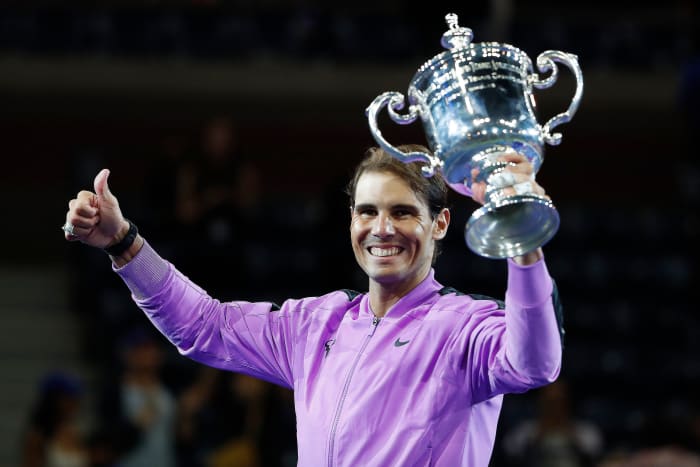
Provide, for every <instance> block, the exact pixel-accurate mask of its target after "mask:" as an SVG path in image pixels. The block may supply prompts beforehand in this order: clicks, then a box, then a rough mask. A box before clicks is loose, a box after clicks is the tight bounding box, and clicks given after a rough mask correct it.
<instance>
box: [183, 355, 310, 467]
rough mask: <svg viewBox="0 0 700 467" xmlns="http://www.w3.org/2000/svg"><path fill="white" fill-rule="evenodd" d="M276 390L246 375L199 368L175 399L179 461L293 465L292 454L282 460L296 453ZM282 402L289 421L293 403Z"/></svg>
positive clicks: (195, 466)
mask: <svg viewBox="0 0 700 467" xmlns="http://www.w3.org/2000/svg"><path fill="white" fill-rule="evenodd" d="M275 390H276V388H274V387H273V386H272V385H271V384H269V383H266V382H264V381H261V380H259V379H255V378H252V377H250V376H246V375H240V374H233V373H225V372H222V371H219V370H215V369H212V368H203V369H202V370H201V373H200V375H199V377H198V378H197V380H196V381H195V382H194V383H193V384H192V386H191V387H190V388H188V389H187V390H185V391H184V392H183V394H182V396H181V397H180V399H179V409H180V411H179V417H178V436H179V440H180V450H179V455H178V460H179V465H181V466H183V467H199V466H202V467H204V466H206V467H263V466H265V467H278V466H279V467H285V466H287V465H296V459H295V458H294V459H293V463H291V464H290V463H285V459H288V458H290V457H294V455H295V453H296V442H295V441H296V439H295V426H294V423H292V424H291V425H285V423H284V422H285V417H284V415H285V410H284V408H283V407H281V406H280V404H279V401H275V398H276V396H277V393H276V392H275ZM287 402H288V403H289V405H288V406H287V407H288V409H287V413H291V414H292V421H293V420H294V417H293V413H294V412H293V410H294V409H293V405H292V402H291V401H287ZM290 441H291V442H290ZM285 448H286V449H285ZM290 454H291V456H290Z"/></svg>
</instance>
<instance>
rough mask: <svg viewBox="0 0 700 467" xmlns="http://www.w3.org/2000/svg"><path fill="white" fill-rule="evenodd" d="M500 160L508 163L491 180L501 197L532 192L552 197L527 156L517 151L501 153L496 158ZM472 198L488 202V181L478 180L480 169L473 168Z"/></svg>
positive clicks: (480, 202) (478, 201)
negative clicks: (535, 174) (540, 183)
mask: <svg viewBox="0 0 700 467" xmlns="http://www.w3.org/2000/svg"><path fill="white" fill-rule="evenodd" d="M496 161H498V162H506V163H508V165H507V166H506V167H505V168H504V169H503V171H502V172H501V173H500V174H497V175H492V176H491V178H490V180H489V182H490V185H491V188H492V189H493V188H498V189H499V191H500V192H501V193H499V197H501V198H503V197H506V196H513V195H516V194H523V193H532V194H535V195H539V196H543V197H545V198H547V199H550V198H549V196H547V194H546V193H545V191H544V188H542V187H541V186H540V185H539V184H538V183H537V182H536V181H535V177H534V172H533V167H532V164H531V163H530V161H529V160H528V159H527V157H525V156H523V155H522V154H518V153H516V152H508V153H504V154H501V155H500V156H498V157H497V158H496ZM471 175H472V183H471V190H472V199H474V201H476V202H477V203H479V204H484V203H485V202H486V182H485V181H477V177H478V175H479V169H472V172H471Z"/></svg>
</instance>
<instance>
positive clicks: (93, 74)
mask: <svg viewBox="0 0 700 467" xmlns="http://www.w3.org/2000/svg"><path fill="white" fill-rule="evenodd" d="M326 3H327V2H321V1H307V2H283V1H272V0H270V1H264V2H252V1H250V2H245V1H241V2H217V1H216V0H209V1H206V0H201V1H191V2H185V1H181V2H175V1H174V2H157V1H153V2H90V3H89V4H88V3H87V2H83V3H82V4H81V2H74V3H72V6H65V5H63V4H61V3H60V2H52V1H45V2H4V3H3V4H2V5H0V129H1V130H0V131H1V132H0V135H1V137H2V139H1V140H0V144H2V146H1V148H2V153H1V154H2V155H1V157H2V162H3V164H2V170H0V190H1V191H0V195H2V199H3V201H4V202H3V210H2V211H3V215H2V218H3V222H2V228H1V229H0V239H2V244H3V245H4V247H3V248H2V249H1V250H0V260H1V261H2V264H3V270H5V271H12V270H13V269H15V268H22V269H26V268H27V267H29V268H37V269H42V268H47V267H48V268H51V269H52V270H56V269H58V270H59V271H61V273H62V274H64V275H65V277H66V278H67V279H66V281H67V287H68V291H69V297H70V300H71V301H70V308H71V310H72V311H71V314H70V316H73V317H74V319H76V320H78V321H79V322H80V323H81V326H80V330H81V331H80V335H79V339H80V341H81V348H83V349H84V354H83V356H84V359H85V360H86V361H87V362H88V367H89V368H93V369H95V368H96V370H95V371H94V374H93V375H94V376H93V379H95V380H98V381H99V380H100V378H102V377H103V376H102V375H103V373H106V372H108V370H109V369H108V368H104V366H105V365H104V362H105V360H101V359H102V358H105V359H107V358H108V357H109V355H110V354H111V352H113V347H111V343H112V342H113V341H114V342H116V341H117V339H118V337H119V333H120V332H121V331H123V330H124V329H125V328H126V327H127V326H130V325H132V324H134V323H140V321H139V320H141V319H142V318H141V317H140V315H139V314H138V310H136V309H135V308H134V307H133V306H132V305H131V304H130V302H129V300H128V298H129V297H128V293H127V292H126V290H125V289H124V288H123V285H122V284H120V283H119V282H118V281H117V280H116V279H115V278H114V276H113V275H112V274H111V271H110V270H109V264H108V262H107V260H106V259H105V258H103V256H102V255H101V254H100V253H99V252H92V251H87V250H86V249H81V247H80V246H79V245H76V244H68V243H66V242H64V241H63V239H62V235H61V232H60V230H59V229H58V227H59V226H60V225H61V223H62V222H63V220H64V213H65V210H66V203H67V201H68V199H70V198H71V197H73V196H75V193H76V192H77V191H78V190H80V189H92V188H91V187H92V178H93V177H94V175H95V174H96V173H97V171H98V170H99V169H100V168H102V167H109V168H110V169H111V171H112V175H111V178H110V186H111V188H112V190H113V192H114V193H115V194H116V195H117V196H118V197H119V199H120V202H121V204H122V208H123V210H124V212H125V213H126V214H127V216H129V217H131V218H132V219H133V220H134V221H135V222H136V223H137V224H138V225H139V226H141V230H142V233H143V234H144V236H145V237H147V238H148V239H149V241H151V243H153V244H154V245H156V246H157V247H159V248H160V250H159V251H161V252H162V253H163V254H164V255H166V256H168V258H170V259H173V261H174V262H175V263H176V264H179V263H178V262H177V259H178V258H183V261H187V257H188V255H189V256H190V257H191V256H193V255H194V256H197V253H195V252H196V251H199V250H197V248H204V247H205V246H213V247H215V246H216V245H214V244H212V245H205V246H202V243H206V242H207V241H208V240H206V236H205V235H200V234H202V232H201V231H200V232H198V231H196V230H194V231H183V230H178V227H177V226H174V225H172V224H169V223H168V222H165V221H163V222H161V220H163V219H165V218H167V216H168V214H167V212H168V211H169V210H170V209H171V208H172V204H173V203H174V200H173V199H172V197H169V194H170V193H172V191H171V190H173V189H174V188H173V185H174V183H175V180H176V178H175V173H176V169H177V164H178V161H179V159H177V158H173V159H167V158H166V156H165V154H166V153H167V150H168V149H173V148H174V149H173V150H174V151H175V153H178V151H179V153H182V154H186V153H188V151H190V150H191V149H192V148H196V147H197V145H198V144H199V140H200V133H201V130H202V128H203V127H204V126H205V125H206V124H207V122H209V121H211V119H213V118H217V117H222V116H223V117H227V118H228V119H230V121H232V122H234V127H235V129H236V135H237V143H238V146H237V157H239V158H240V159H241V160H243V161H245V162H246V163H247V164H248V166H250V167H252V168H253V169H254V170H255V173H256V174H258V176H259V179H260V180H261V182H260V184H259V187H258V190H259V191H258V197H257V202H256V203H254V205H255V215H253V216H252V217H250V218H245V219H246V221H245V223H242V224H237V225H236V226H235V227H236V229H237V232H242V233H241V234H240V235H238V236H236V237H235V238H237V239H238V240H237V241H238V242H240V243H237V246H236V247H234V248H225V249H222V250H221V251H222V253H221V255H219V256H218V257H217V258H216V259H217V260H218V261H214V260H210V261H209V263H208V264H209V265H210V266H209V268H208V269H207V271H206V272H204V271H203V270H201V269H197V268H195V267H194V266H193V268H192V269H191V270H190V271H187V270H186V271H185V272H186V273H189V274H190V275H191V276H192V277H193V278H194V279H196V280H197V281H198V282H199V283H201V285H202V286H204V287H205V288H207V289H208V290H210V291H211V292H212V293H214V294H217V295H218V296H219V297H220V298H233V297H234V296H235V297H236V298H245V299H260V298H265V299H271V300H276V301H280V300H283V299H284V298H287V297H302V296H308V295H317V294H320V293H323V292H326V291H329V290H332V289H335V288H355V289H359V290H364V288H365V287H366V284H365V282H364V280H363V279H362V275H361V274H360V272H359V271H358V270H357V268H356V267H355V265H354V260H353V258H352V252H351V249H350V246H349V241H348V230H347V229H348V212H347V205H346V200H345V198H344V195H343V188H344V184H345V182H346V181H347V178H348V176H349V173H350V170H351V168H352V167H353V166H354V164H355V163H356V162H357V161H358V160H359V159H360V157H361V155H362V153H363V152H364V150H365V149H366V148H367V147H368V146H370V145H372V144H373V143H374V141H373V139H372V137H371V135H370V133H369V129H368V125H367V122H366V118H365V116H364V109H365V107H366V106H367V105H368V104H369V103H370V102H371V101H372V100H373V99H374V97H375V96H376V95H378V94H379V93H381V92H384V91H389V90H395V91H399V92H405V91H406V88H407V86H408V83H409V82H410V79H411V77H412V76H413V73H414V72H415V70H416V69H417V68H418V67H419V66H420V65H421V64H422V63H423V62H424V61H426V60H428V59H429V58H431V57H432V56H434V55H436V54H437V53H439V52H440V51H441V50H442V49H441V47H440V44H439V39H440V36H441V34H442V33H443V32H444V30H445V23H444V21H443V18H444V15H445V13H447V12H450V11H454V12H456V13H458V14H459V16H460V23H461V24H462V25H464V26H468V27H470V28H472V29H473V31H474V36H475V38H474V40H475V41H491V40H493V41H499V42H508V43H511V44H514V45H516V46H517V47H519V48H521V49H522V50H523V51H525V52H526V53H527V54H528V55H529V56H530V57H531V58H533V59H534V58H535V57H536V56H537V54H539V53H540V52H542V51H544V50H547V49H557V50H563V51H566V52H572V53H575V54H577V55H578V57H579V60H580V63H581V67H582V70H583V76H584V81H585V90H584V96H583V101H582V105H581V107H580V109H579V111H578V113H577V114H576V116H575V117H574V119H573V120H572V121H571V122H570V123H568V124H566V125H563V126H561V127H559V128H558V130H559V131H561V132H562V133H563V135H564V136H563V141H562V143H561V145H560V146H557V147H547V149H546V158H545V163H544V165H543V167H542V169H541V171H540V173H539V174H538V181H539V182H540V184H542V185H543V186H545V187H546V189H547V191H548V193H549V194H550V195H551V197H552V198H553V199H554V201H555V203H556V205H557V207H558V209H559V211H560V215H561V228H560V231H559V233H558V234H557V236H556V237H555V239H554V240H552V241H551V243H550V244H549V245H547V246H546V248H545V253H546V256H547V263H548V266H549V268H550V271H551V273H552V275H553V276H554V277H555V278H556V280H557V282H558V285H559V288H560V291H561V296H562V300H563V303H564V306H565V323H566V328H567V336H566V346H565V351H564V366H563V372H562V379H563V380H566V381H567V382H568V385H569V388H570V391H571V401H572V411H573V413H574V414H575V416H576V417H577V418H580V419H585V420H588V421H590V422H591V423H593V424H595V425H596V426H597V427H598V428H599V430H600V432H601V433H602V435H603V439H604V445H605V452H604V454H602V455H601V457H604V456H610V455H612V454H611V453H616V452H621V451H622V452H629V451H631V450H636V449H642V448H645V447H653V446H660V445H668V444H683V443H685V444H684V445H685V446H689V444H688V443H686V441H685V440H686V438H688V437H691V438H692V436H693V434H692V433H693V430H698V428H697V426H698V422H697V418H696V417H697V413H698V402H699V401H698V396H697V394H698V390H699V389H700V388H699V387H698V386H699V384H698V383H699V382H700V364H699V363H698V361H699V360H698V346H697V342H698V340H699V339H700V326H699V323H698V321H699V320H700V318H699V317H698V310H697V305H696V303H697V288H698V287H697V285H698V267H697V258H698V255H697V253H698V252H697V242H698V231H699V223H698V204H699V201H700V188H699V187H700V171H699V166H698V162H697V157H698V154H697V149H696V145H695V144H694V140H695V137H696V135H697V133H698V131H700V118H698V116H697V112H696V109H697V108H698V104H699V102H698V100H699V97H698V96H699V93H700V50H699V49H698V31H700V22H699V20H698V6H697V4H696V3H695V2H691V1H668V2H652V1H646V2H639V1H637V2H631V1H630V2H610V1H608V2H602V1H587V2H576V3H571V2H554V1H545V0H542V1H513V2H491V3H489V2H469V4H468V6H467V3H465V2H461V3H460V4H459V6H455V5H450V4H449V3H448V2H427V3H426V4H424V5H422V6H420V8H418V7H415V6H414V7H409V6H408V3H406V2H399V1H373V2H369V1H359V2H353V3H352V5H351V6H342V5H337V6H331V5H329V4H326ZM499 5H501V6H500V7H499ZM572 95H573V82H572V79H571V76H570V74H569V73H568V71H567V70H566V69H562V70H561V77H560V80H559V82H558V83H557V84H556V85H555V86H554V87H553V88H551V89H548V90H543V91H538V92H537V93H536V97H537V99H538V105H539V108H540V115H541V116H542V117H541V119H542V120H544V118H549V116H551V115H554V114H555V113H557V112H560V111H563V110H564V109H565V108H566V107H567V106H568V102H569V100H570V97H571V96H572ZM381 128H382V131H383V133H384V135H385V136H386V137H387V139H389V140H390V141H392V142H394V143H395V144H400V143H403V142H409V141H410V142H423V141H424V137H423V135H422V132H421V129H420V128H419V125H418V124H414V125H412V126H409V127H398V126H397V125H396V124H394V123H392V122H390V121H389V120H388V118H386V119H385V120H384V121H383V122H382V124H381ZM474 208H475V205H474V204H473V203H471V201H469V200H466V199H463V198H459V197H458V196H457V195H456V194H455V195H454V196H453V219H454V220H453V226H452V228H451V234H450V235H449V236H448V238H447V239H446V242H445V251H444V254H443V255H442V256H441V258H440V259H439V262H438V265H437V267H436V269H437V276H438V279H439V280H440V281H441V282H443V283H445V284H449V285H451V286H453V287H456V288H458V289H460V290H463V291H465V292H478V293H484V294H488V295H493V296H498V297H501V296H502V295H503V293H504V287H505V265H504V264H503V263H502V262H499V261H492V260H486V259H483V258H479V257H476V256H475V255H473V254H472V253H470V252H469V251H468V250H467V248H466V246H465V245H464V241H463V238H462V229H463V226H464V223H465V222H466V219H467V218H468V215H469V214H470V213H471V211H472V210H473V209H474ZM164 213H165V214H164ZM163 216H165V217H163ZM190 234H191V235H190ZM241 251H244V252H245V253H246V254H244V255H243V256H241V254H240V253H241ZM203 254H204V253H203ZM227 255H228V256H227ZM241 257H244V259H243V260H241ZM227 261H230V262H236V261H247V263H245V264H249V265H250V264H252V265H253V266H252V267H253V269H252V270H251V271H252V272H251V273H250V275H247V277H244V278H237V279H235V280H234V279H233V278H231V280H230V281H229V280H228V276H229V275H230V274H231V271H230V269H229V268H230V267H231V266H230V264H227ZM232 283H233V284H232ZM115 309H116V310H118V311H116V312H115V311H114V310H115ZM115 313H116V315H117V318H114V316H115ZM19 353H21V351H20V352H19ZM172 360H177V357H174V356H173V357H172ZM12 364H15V363H12V362H9V363H7V365H8V367H7V368H8V370H7V371H8V372H9V371H11V370H12V369H11V368H10V366H11V365H12ZM16 364H21V360H20V361H19V363H16ZM170 365H171V370H172V371H174V372H178V371H179V372H182V373H181V374H182V375H187V374H189V373H187V372H188V371H190V372H191V371H193V370H192V369H191V368H190V367H188V366H187V365H185V364H183V363H172V362H171V363H170ZM183 367H185V369H183ZM173 368H175V369H177V370H173ZM183 379H184V378H183ZM177 384H180V385H182V384H184V383H182V382H181V380H180V382H179V383H175V384H174V389H173V390H174V391H175V392H177V391H178V389H179V388H180V386H178V385H177ZM536 396H537V393H536V392H533V393H531V394H526V395H519V396H509V397H507V398H506V403H505V407H504V412H503V416H502V419H501V425H500V429H499V440H500V438H501V435H502V434H503V433H506V432H508V431H509V430H510V429H512V428H514V427H515V426H516V425H517V424H518V423H519V422H521V421H523V420H525V419H528V418H530V417H535V416H536V412H537V410H538V408H537V407H538V406H537V404H536V402H535V398H536ZM661 427H663V429H661ZM668 427H672V429H671V428H668ZM693 427H695V428H693ZM17 428H18V430H19V429H20V427H17ZM652 428H653V429H652ZM657 432H663V433H665V434H664V435H663V436H661V435H659V433H657ZM695 436H697V433H696V434H695ZM697 439H698V438H695V441H694V442H695V443H697V442H698V441H697ZM691 444H692V443H691ZM695 448H697V444H696V445H695ZM689 449H692V447H691V448H689ZM496 451H497V452H496V456H495V459H494V462H493V463H494V465H508V460H507V459H506V457H505V455H504V454H503V453H502V449H501V447H500V444H499V445H497V448H496Z"/></svg>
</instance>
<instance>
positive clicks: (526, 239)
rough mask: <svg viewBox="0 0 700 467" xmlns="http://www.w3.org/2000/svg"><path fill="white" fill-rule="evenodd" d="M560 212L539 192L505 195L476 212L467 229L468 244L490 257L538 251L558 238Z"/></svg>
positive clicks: (511, 255) (505, 256)
mask: <svg viewBox="0 0 700 467" xmlns="http://www.w3.org/2000/svg"><path fill="white" fill-rule="evenodd" d="M558 229H559V213H558V212H557V210H556V209H555V208H554V205H553V204H552V202H551V201H550V200H549V199H547V198H544V197H542V196H538V195H535V194H524V195H515V196H508V197H506V198H501V199H499V200H498V201H496V202H489V203H486V204H485V205H483V206H482V207H481V208H479V209H477V210H476V211H474V213H473V214H472V215H471V217H470V218H469V221H468V222H467V225H466V228H465V233H464V236H465V240H466V242H467V246H468V247H469V249H471V250H472V251H473V252H474V253H476V254H478V255H481V256H484V257H486V258H494V259H502V258H512V257H514V256H519V255H522V254H525V253H527V252H530V251H532V250H535V249H536V248H538V247H541V246H542V245H544V244H545V243H547V242H548V241H549V240H551V239H552V237H554V234H555V233H556V232H557V230H558Z"/></svg>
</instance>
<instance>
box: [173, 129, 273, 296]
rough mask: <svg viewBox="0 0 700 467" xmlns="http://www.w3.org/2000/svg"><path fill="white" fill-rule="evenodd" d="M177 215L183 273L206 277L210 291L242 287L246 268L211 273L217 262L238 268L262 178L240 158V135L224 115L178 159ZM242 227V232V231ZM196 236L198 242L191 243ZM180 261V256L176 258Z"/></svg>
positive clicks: (249, 231) (251, 227) (256, 211)
mask: <svg viewBox="0 0 700 467" xmlns="http://www.w3.org/2000/svg"><path fill="white" fill-rule="evenodd" d="M177 183H178V186H177V195H176V202H177V207H176V212H177V218H178V222H179V226H180V229H181V230H180V233H181V236H182V240H183V248H180V249H179V250H180V254H181V255H184V254H185V253H184V252H185V251H186V252H187V253H186V254H187V256H186V257H182V263H183V270H184V271H187V273H188V275H191V276H192V277H194V278H205V279H206V281H207V283H208V284H210V287H212V289H213V290H214V291H215V292H218V293H220V294H223V295H226V294H227V293H228V292H229V290H228V289H229V288H231V287H236V289H237V290H240V289H243V288H244V287H242V285H241V281H242V280H244V279H245V277H244V276H243V275H242V274H239V275H238V276H236V277H233V276H232V275H233V274H235V273H236V272H237V271H242V270H244V269H245V268H241V267H239V268H232V269H230V270H229V271H228V272H227V274H226V275H225V277H220V276H222V275H220V274H216V273H215V272H214V271H212V270H211V264H212V262H213V260H214V259H216V262H218V263H220V262H222V261H223V262H227V263H229V264H241V262H242V261H243V257H242V254H241V252H242V251H243V250H245V245H244V244H242V242H245V238H246V236H248V235H250V236H252V235H253V232H255V228H254V227H255V226H254V225H251V222H253V221H255V216H257V215H258V210H257V209H256V208H257V206H258V203H259V201H260V183H261V178H260V176H259V174H258V170H257V168H256V166H255V165H253V164H252V163H251V162H249V161H245V160H243V157H242V154H241V150H240V141H239V131H238V128H237V126H236V124H235V122H234V121H233V120H231V119H230V118H228V117H215V118H212V119H211V120H209V121H208V122H206V124H205V125H204V127H203V128H202V134H201V141H200V144H199V146H198V147H196V148H195V149H194V151H193V152H192V153H190V154H189V156H188V157H186V159H185V160H184V161H183V163H182V164H181V166H180V167H179V170H178V177H177ZM241 226H246V229H247V231H244V230H243V229H241ZM192 238H197V239H199V240H204V241H198V242H192V241H191V239H192ZM178 261H180V258H178Z"/></svg>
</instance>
